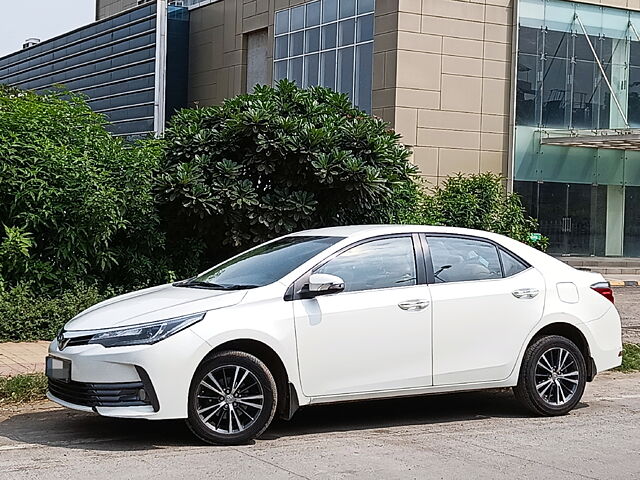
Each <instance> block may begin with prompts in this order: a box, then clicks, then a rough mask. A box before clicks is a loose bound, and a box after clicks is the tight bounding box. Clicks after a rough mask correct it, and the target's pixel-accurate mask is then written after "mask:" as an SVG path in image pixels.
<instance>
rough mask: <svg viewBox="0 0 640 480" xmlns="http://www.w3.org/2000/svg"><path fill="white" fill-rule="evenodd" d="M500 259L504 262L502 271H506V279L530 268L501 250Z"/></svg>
mask: <svg viewBox="0 0 640 480" xmlns="http://www.w3.org/2000/svg"><path fill="white" fill-rule="evenodd" d="M500 259H501V260H502V269H503V270H504V276H505V277H510V276H512V275H515V274H516V273H520V272H522V271H524V270H526V269H527V268H529V267H528V266H527V265H525V264H524V263H522V262H521V261H520V260H518V259H517V258H516V257H514V256H513V255H511V254H510V253H507V252H505V251H504V250H502V249H501V250H500Z"/></svg>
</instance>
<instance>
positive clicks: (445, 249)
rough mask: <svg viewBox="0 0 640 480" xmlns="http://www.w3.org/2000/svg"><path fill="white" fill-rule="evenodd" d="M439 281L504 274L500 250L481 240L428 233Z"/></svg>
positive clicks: (482, 278)
mask: <svg viewBox="0 0 640 480" xmlns="http://www.w3.org/2000/svg"><path fill="white" fill-rule="evenodd" d="M427 239H428V242H429V251H430V252H431V262H432V264H433V273H434V277H435V282H436V283H443V282H467V281H471V280H487V279H492V278H502V269H501V268H500V260H499V259H498V250H497V249H496V247H495V246H494V245H492V244H491V243H488V242H483V241H480V240H471V239H466V238H453V237H427Z"/></svg>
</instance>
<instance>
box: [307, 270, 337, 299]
mask: <svg viewBox="0 0 640 480" xmlns="http://www.w3.org/2000/svg"><path fill="white" fill-rule="evenodd" d="M308 288H309V290H308V292H307V295H305V296H306V297H307V298H312V297H317V296H318V295H328V294H330V293H338V292H342V291H343V290H344V280H342V279H341V278H340V277H338V276H336V275H329V274H327V273H312V274H311V275H310V276H309V284H308ZM305 290H306V289H305Z"/></svg>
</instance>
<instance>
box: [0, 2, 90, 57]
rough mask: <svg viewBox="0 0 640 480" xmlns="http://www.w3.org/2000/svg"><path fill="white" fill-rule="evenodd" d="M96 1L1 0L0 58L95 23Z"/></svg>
mask: <svg viewBox="0 0 640 480" xmlns="http://www.w3.org/2000/svg"><path fill="white" fill-rule="evenodd" d="M95 8H96V2H95V0H0V57H3V56H4V55H7V54H9V53H12V52H15V51H16V50H20V49H21V48H22V44H23V42H24V41H25V40H26V39H27V38H30V37H36V38H39V39H40V40H46V39H48V38H52V37H55V36H57V35H60V34H61V33H65V32H68V31H69V30H73V29H74V28H77V27H80V26H82V25H86V24H87V23H91V22H93V21H94V20H95Z"/></svg>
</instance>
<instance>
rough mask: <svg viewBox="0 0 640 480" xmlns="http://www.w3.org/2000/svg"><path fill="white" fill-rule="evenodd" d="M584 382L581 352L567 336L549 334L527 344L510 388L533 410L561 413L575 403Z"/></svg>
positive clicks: (582, 391)
mask: <svg viewBox="0 0 640 480" xmlns="http://www.w3.org/2000/svg"><path fill="white" fill-rule="evenodd" d="M585 384H586V364H585V359H584V356H583V355H582V352H580V350H579V349H578V347H576V345H575V344H574V343H573V342H572V341H571V340H569V339H567V338H565V337H561V336H557V335H550V336H547V337H542V338H540V339H538V340H537V341H536V342H534V343H533V344H532V345H530V346H529V347H528V348H527V350H526V352H525V354H524V358H523V359H522V366H521V369H520V378H519V379H518V385H517V386H516V387H515V388H514V392H515V395H516V398H517V399H518V400H519V401H520V402H521V403H522V404H523V405H524V406H525V407H527V408H528V409H529V410H531V411H532V412H534V413H537V414H539V415H549V416H551V415H564V414H566V413H568V412H569V411H570V410H572V409H573V408H574V407H575V406H576V405H577V404H578V402H579V401H580V399H581V398H582V394H583V393H584V387H585Z"/></svg>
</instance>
